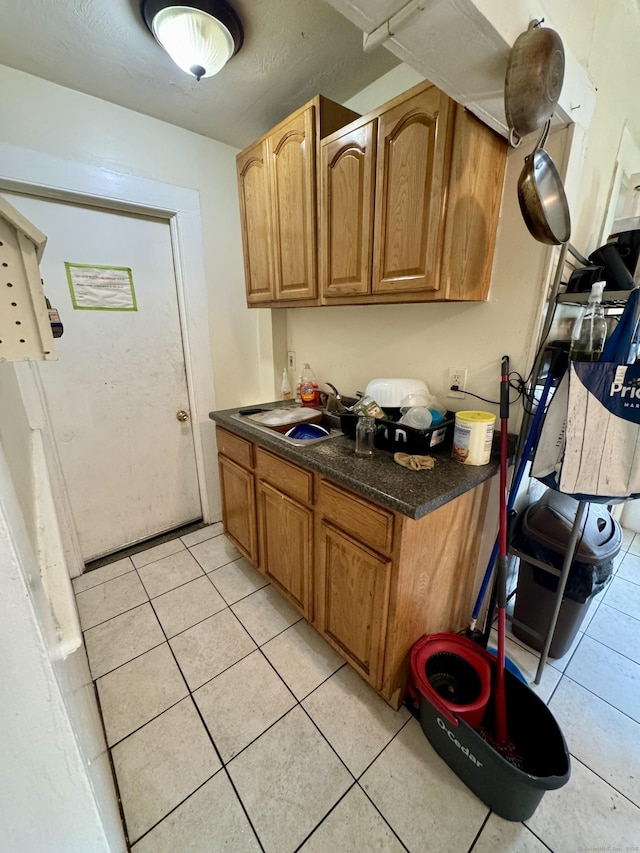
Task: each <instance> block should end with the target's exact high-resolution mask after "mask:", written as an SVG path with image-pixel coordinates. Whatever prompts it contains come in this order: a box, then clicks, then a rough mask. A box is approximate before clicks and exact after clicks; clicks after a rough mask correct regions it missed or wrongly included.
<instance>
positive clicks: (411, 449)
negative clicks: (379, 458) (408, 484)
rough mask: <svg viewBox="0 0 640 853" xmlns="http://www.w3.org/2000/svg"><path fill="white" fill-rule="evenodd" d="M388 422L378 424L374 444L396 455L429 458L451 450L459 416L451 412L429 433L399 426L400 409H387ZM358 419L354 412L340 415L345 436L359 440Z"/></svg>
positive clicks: (383, 420) (431, 428) (385, 419)
mask: <svg viewBox="0 0 640 853" xmlns="http://www.w3.org/2000/svg"><path fill="white" fill-rule="evenodd" d="M385 413H386V414H387V417H386V418H379V419H378V421H377V429H376V434H375V436H374V444H375V446H376V447H379V448H380V449H381V450H389V451H391V452H392V453H397V452H398V453H416V454H427V453H432V452H433V451H434V450H450V449H451V444H452V440H453V425H454V422H455V414H454V413H453V412H447V413H446V415H445V416H444V420H443V421H441V422H440V423H439V424H437V425H436V426H432V427H429V428H428V429H415V428H414V427H410V426H407V425H406V424H401V423H398V422H397V421H398V420H399V419H400V418H401V417H402V413H401V411H400V409H385ZM358 417H359V416H358V415H357V414H354V413H353V412H341V413H340V428H341V429H342V432H343V433H344V434H345V435H348V436H349V437H350V438H355V435H356V424H357V423H358Z"/></svg>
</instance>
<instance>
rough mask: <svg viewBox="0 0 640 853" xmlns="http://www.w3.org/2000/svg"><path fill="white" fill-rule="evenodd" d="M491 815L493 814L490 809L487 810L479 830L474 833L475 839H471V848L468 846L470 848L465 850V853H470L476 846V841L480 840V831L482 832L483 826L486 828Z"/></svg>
mask: <svg viewBox="0 0 640 853" xmlns="http://www.w3.org/2000/svg"><path fill="white" fill-rule="evenodd" d="M492 814H493V812H492V811H491V809H489V810H488V811H487V814H486V816H485V818H484V820H483V821H482V824H481V825H480V829H479V830H478V831H477V832H476V835H475V838H474V839H473V841H472V842H471V846H470V847H469V849H468V850H467V853H472V851H473V848H474V847H475V846H476V844H477V843H478V839H479V838H480V836H481V835H482V831H483V830H484V828H485V826H486V825H487V823H488V822H489V818H490V817H491V815H492Z"/></svg>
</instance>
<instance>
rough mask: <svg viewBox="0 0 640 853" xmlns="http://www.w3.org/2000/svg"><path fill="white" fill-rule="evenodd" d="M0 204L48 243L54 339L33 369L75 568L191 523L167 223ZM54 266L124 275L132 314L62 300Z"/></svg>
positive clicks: (26, 201)
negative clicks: (57, 327)
mask: <svg viewBox="0 0 640 853" xmlns="http://www.w3.org/2000/svg"><path fill="white" fill-rule="evenodd" d="M3 195H6V196H7V198H8V199H9V200H10V201H11V203H12V204H13V205H14V206H15V207H16V208H18V210H20V211H21V212H22V213H23V214H24V215H25V216H27V217H28V218H29V219H30V220H31V221H32V222H33V223H34V224H35V225H37V227H38V228H40V230H42V231H43V232H44V233H45V234H46V235H47V237H48V242H47V247H46V249H45V252H44V257H43V259H42V262H41V265H40V269H41V273H42V277H43V280H44V286H45V294H46V295H47V297H48V298H49V300H50V302H51V304H52V305H53V306H54V307H56V308H57V309H58V310H59V312H60V316H61V320H62V323H63V325H64V334H63V336H62V337H61V338H59V339H58V340H57V341H56V345H57V354H58V361H54V362H49V363H41V364H40V365H39V370H40V375H41V378H42V383H43V386H44V392H45V398H46V403H47V407H48V409H49V414H50V418H51V422H52V425H53V430H54V437H55V441H56V445H57V448H58V453H59V456H60V462H61V466H62V471H63V474H64V479H65V482H66V486H67V490H68V492H69V500H70V503H71V508H72V511H73V516H74V521H75V524H76V529H77V534H78V539H79V541H80V546H81V549H82V554H83V557H84V559H85V561H88V560H91V559H94V558H96V557H98V556H101V555H104V554H108V553H111V552H113V551H117V550H118V549H120V548H123V547H125V546H127V545H130V544H132V543H134V542H139V541H142V540H144V539H147V538H149V537H151V536H154V535H156V534H158V533H161V532H163V531H165V530H170V529H172V528H175V527H178V526H179V525H181V524H185V523H188V522H190V521H194V520H197V519H199V518H200V517H201V515H202V511H201V503H200V496H199V489H198V478H197V471H196V463H195V453H194V442H193V433H192V429H191V421H190V419H188V420H185V421H180V420H178V418H177V413H178V412H186V413H187V415H189V401H188V393H187V383H186V374H185V362H184V352H183V346H182V336H181V330H180V320H179V313H178V301H177V293H176V283H175V275H174V265H173V252H172V246H171V235H170V229H169V224H168V222H166V221H165V220H159V219H154V218H151V217H146V216H136V215H131V214H124V213H118V212H114V211H107V210H99V209H95V208H90V207H84V206H81V205H76V204H67V203H63V202H56V201H49V200H44V199H38V198H34V197H30V196H21V195H14V194H11V193H3ZM65 262H68V263H72V264H78V265H80V264H86V265H88V266H90V267H105V268H107V271H108V270H109V269H114V268H129V269H130V270H131V278H132V281H133V290H134V292H135V307H136V310H114V309H113V307H110V306H109V304H108V303H109V300H108V299H106V298H105V297H104V296H103V295H98V296H97V297H94V296H92V295H89V297H83V295H82V293H81V290H82V287H81V286H80V287H76V288H74V292H75V294H76V297H75V300H74V299H72V289H71V285H70V283H69V281H68V278H67V270H66V268H65ZM105 292H106V291H105ZM83 298H84V302H85V304H88V307H85V308H80V307H74V301H75V302H76V303H77V305H80V304H82V301H83ZM111 304H112V303H111ZM118 307H126V305H125V306H118Z"/></svg>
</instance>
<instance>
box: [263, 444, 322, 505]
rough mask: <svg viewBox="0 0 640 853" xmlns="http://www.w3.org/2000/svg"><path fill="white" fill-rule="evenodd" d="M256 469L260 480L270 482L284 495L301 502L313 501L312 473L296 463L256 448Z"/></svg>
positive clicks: (308, 502)
mask: <svg viewBox="0 0 640 853" xmlns="http://www.w3.org/2000/svg"><path fill="white" fill-rule="evenodd" d="M256 471H257V472H258V476H259V478H260V479H261V480H265V481H266V482H267V483H271V485H272V486H275V487H276V488H277V489H280V491H281V492H284V493H285V495H289V497H292V498H295V499H296V500H299V501H301V502H302V503H306V504H310V503H313V474H312V473H311V471H305V469H304V468H299V467H298V466H297V465H292V464H291V463H289V462H285V461H284V459H281V458H280V457H279V456H274V454H273V453H269V452H268V451H266V450H263V449H262V448H261V447H258V448H257V449H256Z"/></svg>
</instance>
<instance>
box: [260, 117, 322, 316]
mask: <svg viewBox="0 0 640 853" xmlns="http://www.w3.org/2000/svg"><path fill="white" fill-rule="evenodd" d="M267 150H268V152H269V167H270V180H271V194H272V200H273V214H272V215H273V222H274V237H275V284H276V298H277V299H282V300H285V299H310V298H313V297H315V296H316V293H317V274H316V189H315V180H316V175H315V153H314V152H315V133H314V108H313V107H309V108H308V109H306V110H304V111H303V112H302V113H299V114H297V115H295V116H294V117H293V118H292V119H291V121H289V122H286V123H285V124H284V125H281V126H280V128H279V130H278V132H277V134H274V135H272V136H269V137H268V139H267Z"/></svg>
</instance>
